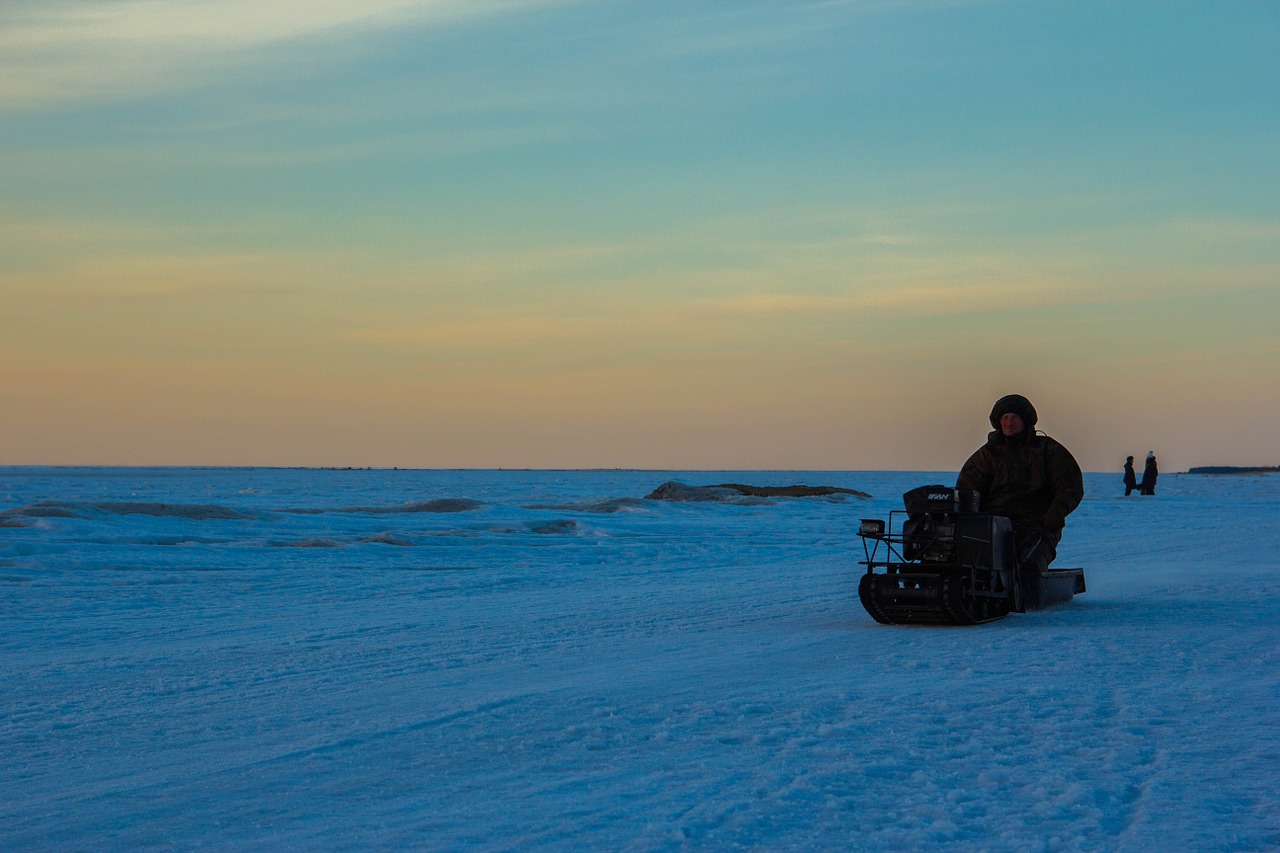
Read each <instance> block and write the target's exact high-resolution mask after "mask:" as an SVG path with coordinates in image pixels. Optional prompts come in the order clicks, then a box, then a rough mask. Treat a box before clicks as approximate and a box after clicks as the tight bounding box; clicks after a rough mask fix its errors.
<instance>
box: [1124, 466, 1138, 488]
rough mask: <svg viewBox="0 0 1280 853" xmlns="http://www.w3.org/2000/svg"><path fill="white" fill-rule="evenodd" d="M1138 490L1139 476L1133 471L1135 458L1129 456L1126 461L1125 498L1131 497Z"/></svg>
mask: <svg viewBox="0 0 1280 853" xmlns="http://www.w3.org/2000/svg"><path fill="white" fill-rule="evenodd" d="M1136 488H1138V475H1137V474H1135V473H1134V471H1133V457H1132V456H1128V457H1126V458H1125V460H1124V496H1125V497H1126V498H1127V497H1129V495H1131V494H1133V490H1134V489H1136Z"/></svg>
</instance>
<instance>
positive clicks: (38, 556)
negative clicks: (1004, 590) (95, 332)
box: [0, 468, 1280, 851]
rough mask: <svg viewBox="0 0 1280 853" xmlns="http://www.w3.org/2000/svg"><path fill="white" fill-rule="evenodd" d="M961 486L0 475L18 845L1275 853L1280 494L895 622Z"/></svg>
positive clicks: (357, 475) (1134, 537)
mask: <svg viewBox="0 0 1280 853" xmlns="http://www.w3.org/2000/svg"><path fill="white" fill-rule="evenodd" d="M953 478H954V473H953V472H951V473H923V474H921V473H883V472H862V473H858V472H849V473H830V472H825V473H813V472H768V473H756V474H751V473H744V472H733V473H731V474H716V473H705V472H702V473H683V474H682V473H674V472H625V471H624V472H612V471H610V472H517V471H487V472H486V471H318V470H261V469H246V470H235V469H60V468H40V469H35V468H7V469H5V468H0V511H4V512H3V514H0V590H2V591H3V596H2V597H0V608H2V610H0V613H2V618H3V632H0V661H3V663H2V665H0V746H2V748H3V749H2V752H0V848H3V849H33V848H34V849H42V848H48V849H59V850H62V849H104V848H108V849H109V848H129V849H136V848H157V847H164V848H169V847H177V848H191V847H212V848H232V849H236V848H244V849H266V848H278V847H292V848H295V849H297V848H304V849H314V848H321V849H357V848H358V849H364V848H384V849H385V848H415V849H430V850H456V849H459V848H463V847H469V848H475V849H480V850H528V849H556V850H561V849H563V850H579V849H601V850H680V849H714V850H725V849H738V848H746V849H757V850H769V851H774V850H797V849H802V850H822V849H829V850H922V849H947V850H1011V851H1012V850H1017V851H1026V850H1046V851H1052V850H1072V851H1074V850H1097V851H1117V850H1120V851H1123V850H1188V851H1191V850H1194V851H1213V850H1275V849H1280V644H1278V642H1277V636H1278V630H1280V475H1266V476H1249V477H1194V476H1173V475H1165V476H1164V477H1162V478H1161V480H1160V490H1159V494H1158V495H1157V496H1156V497H1154V498H1141V497H1138V496H1134V497H1131V498H1128V499H1125V498H1122V497H1120V495H1121V494H1122V488H1121V486H1120V475H1119V472H1118V471H1117V472H1116V473H1114V474H1105V475H1100V474H1091V475H1086V485H1087V488H1088V493H1089V494H1088V497H1087V498H1086V500H1085V502H1084V504H1082V506H1081V508H1080V509H1079V510H1078V511H1077V512H1076V513H1075V514H1074V515H1073V516H1072V517H1071V518H1070V520H1069V524H1068V529H1067V534H1066V538H1065V540H1064V542H1063V545H1062V547H1061V548H1060V554H1059V560H1058V563H1057V565H1063V566H1068V565H1082V566H1084V567H1085V569H1086V575H1087V579H1088V584H1089V591H1088V593H1087V594H1085V595H1083V596H1080V597H1077V598H1076V600H1075V601H1074V602H1072V603H1071V604H1069V605H1067V606H1065V607H1062V608H1059V609H1056V610H1053V611H1048V612H1043V613H1037V614H1026V615H1014V616H1011V617H1010V618H1008V619H1005V620H1003V621H1000V622H996V623H993V624H990V625H985V626H979V627H971V628H935V627H886V626H882V625H878V624H876V623H875V622H873V621H872V620H871V618H870V617H869V616H868V615H867V614H866V613H865V612H864V611H863V610H862V608H861V606H860V605H859V604H858V601H857V598H856V595H855V592H854V589H855V583H856V579H857V575H858V573H859V572H860V571H861V569H860V567H859V566H857V560H859V559H861V558H862V550H861V546H860V544H859V543H858V540H857V539H856V538H855V537H854V535H853V531H854V530H855V529H856V526H857V522H858V519H859V518H862V517H884V516H885V515H887V513H888V511H889V510H890V509H894V508H897V506H898V505H899V501H900V496H901V493H902V492H903V491H905V490H906V489H908V488H910V487H913V486H916V485H923V484H926V483H931V482H949V481H951V480H952V479H953ZM667 479H679V480H682V481H684V482H688V483H694V484H710V483H720V482H725V481H733V482H743V483H750V484H753V485H790V484H793V483H807V484H809V485H832V486H844V487H850V488H855V489H861V490H863V491H867V492H870V493H871V494H872V495H873V497H872V498H871V499H869V500H863V499H858V498H852V497H845V498H843V499H830V498H787V499H777V500H772V501H745V502H741V503H662V502H655V501H645V500H642V498H643V496H644V495H645V494H647V493H648V492H649V491H650V490H651V489H653V488H654V487H656V486H658V485H659V484H660V483H662V482H663V481H664V480H667Z"/></svg>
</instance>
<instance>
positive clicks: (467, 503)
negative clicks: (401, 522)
mask: <svg viewBox="0 0 1280 853" xmlns="http://www.w3.org/2000/svg"><path fill="white" fill-rule="evenodd" d="M482 506H484V504H482V503H481V502H480V501H473V500H471V499H470V498H435V499H434V500H429V501H414V502H413V503H406V504H401V505H399V506H352V507H343V508H342V509H337V510H332V511H333V512H350V513H366V514H369V515H402V514H406V513H415V512H469V511H471V510H473V509H480V508H481V507H482ZM300 511H304V510H300ZM322 512H323V510H322Z"/></svg>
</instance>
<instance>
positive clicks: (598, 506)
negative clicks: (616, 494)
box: [525, 498, 647, 514]
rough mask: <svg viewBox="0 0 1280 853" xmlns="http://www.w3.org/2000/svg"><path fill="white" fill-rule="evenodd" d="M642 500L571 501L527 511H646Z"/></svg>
mask: <svg viewBox="0 0 1280 853" xmlns="http://www.w3.org/2000/svg"><path fill="white" fill-rule="evenodd" d="M646 508H647V507H646V505H645V502H644V501H643V500H642V499H640V498H604V499H601V500H586V501H571V502H569V503H562V504H531V505H529V506H527V507H525V509H534V510H555V511H557V512H593V513H602V514H603V513H613V512H623V511H627V510H643V509H646Z"/></svg>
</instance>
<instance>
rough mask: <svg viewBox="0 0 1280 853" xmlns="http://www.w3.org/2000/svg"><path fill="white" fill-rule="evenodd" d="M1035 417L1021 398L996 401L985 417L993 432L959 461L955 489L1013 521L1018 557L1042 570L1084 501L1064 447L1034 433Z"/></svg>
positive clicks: (1081, 483) (1073, 464) (1076, 470)
mask: <svg viewBox="0 0 1280 853" xmlns="http://www.w3.org/2000/svg"><path fill="white" fill-rule="evenodd" d="M1036 419H1037V418H1036V410H1035V407H1034V406H1032V405H1031V401H1029V400H1028V399H1027V398H1026V397H1023V396H1021V395H1019V394H1010V395H1009V396H1007V397H1001V398H1000V399H999V400H997V401H996V404H995V406H993V407H992V409H991V415H990V418H989V420H990V421H991V426H992V427H993V428H994V432H992V433H991V434H989V435H988V436H987V443H986V444H984V445H983V446H982V447H979V448H978V449H977V450H976V451H975V452H974V454H973V455H972V456H970V457H969V460H968V461H967V462H965V463H964V467H963V468H961V469H960V476H959V477H958V478H957V479H956V487H957V488H961V489H973V490H975V491H976V492H978V495H979V500H980V504H979V506H980V509H981V510H982V511H983V512H988V513H991V514H992V515H1003V516H1005V517H1006V518H1008V519H1009V520H1010V521H1011V522H1013V530H1014V541H1015V544H1016V547H1017V555H1018V559H1020V560H1023V561H1024V562H1023V565H1024V566H1027V565H1032V564H1034V565H1035V566H1036V567H1038V568H1039V570H1040V571H1041V572H1043V571H1044V570H1045V569H1047V568H1048V567H1049V564H1050V563H1051V562H1053V558H1054V557H1055V556H1057V553H1058V542H1059V541H1060V540H1061V539H1062V528H1063V527H1064V526H1066V520H1067V516H1068V515H1070V514H1071V512H1072V510H1074V509H1075V508H1076V507H1077V506H1079V505H1080V501H1081V500H1083V498H1084V477H1083V475H1082V474H1081V473H1080V465H1079V464H1078V463H1077V462H1076V460H1075V457H1073V456H1072V455H1071V452H1070V451H1069V450H1067V448H1065V447H1063V446H1062V445H1061V444H1059V443H1058V442H1056V441H1054V440H1053V439H1052V438H1050V437H1049V436H1047V435H1045V434H1044V433H1037V432H1036V431H1035V426H1036Z"/></svg>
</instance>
